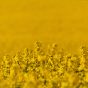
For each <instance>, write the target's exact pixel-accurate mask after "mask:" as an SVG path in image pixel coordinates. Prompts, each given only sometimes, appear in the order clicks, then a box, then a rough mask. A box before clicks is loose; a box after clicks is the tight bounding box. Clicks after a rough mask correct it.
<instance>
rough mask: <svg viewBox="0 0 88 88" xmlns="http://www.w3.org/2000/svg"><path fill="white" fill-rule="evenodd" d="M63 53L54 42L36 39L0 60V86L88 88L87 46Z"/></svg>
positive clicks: (5, 87)
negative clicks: (48, 43)
mask: <svg viewBox="0 0 88 88" xmlns="http://www.w3.org/2000/svg"><path fill="white" fill-rule="evenodd" d="M79 52H80V54H79V55H77V54H74V55H72V54H70V53H66V52H65V51H64V49H58V45H57V44H52V45H49V46H46V47H44V46H43V45H42V43H40V42H36V43H35V44H34V46H33V48H30V49H28V48H25V49H24V50H23V51H19V52H18V53H17V54H16V55H14V56H9V55H6V56H4V57H3V58H2V61H1V62H0V88H88V48H87V47H86V46H82V47H80V50H79Z"/></svg>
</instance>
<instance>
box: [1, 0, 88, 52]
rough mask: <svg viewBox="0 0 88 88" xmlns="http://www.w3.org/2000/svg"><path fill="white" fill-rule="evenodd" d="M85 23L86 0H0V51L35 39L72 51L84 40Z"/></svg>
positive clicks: (87, 28) (87, 18)
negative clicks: (56, 44) (54, 43)
mask: <svg viewBox="0 0 88 88" xmlns="http://www.w3.org/2000/svg"><path fill="white" fill-rule="evenodd" d="M87 24H88V1H87V0H54V1H53V0H42V1H40V0H0V49H1V51H0V53H1V52H7V53H8V52H14V51H16V50H19V49H23V48H24V47H29V45H30V44H32V43H33V42H34V41H36V40H40V41H42V42H44V43H53V42H56V43H58V44H59V45H60V46H63V47H64V48H67V49H68V50H70V51H73V49H74V50H75V51H76V48H78V47H79V45H81V44H82V43H84V42H86V43H87V41H88V39H87V37H88V26H87ZM74 47H75V48H74ZM75 51H74V52H75Z"/></svg>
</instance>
